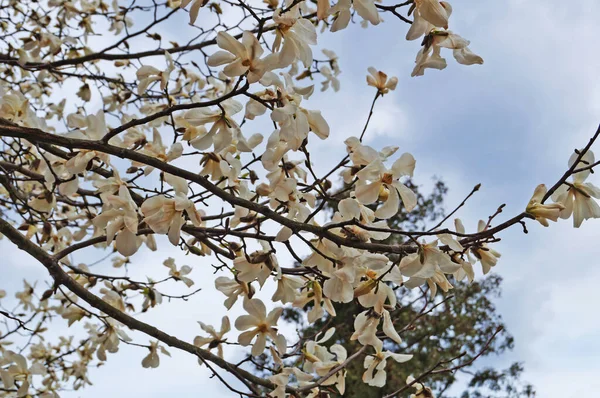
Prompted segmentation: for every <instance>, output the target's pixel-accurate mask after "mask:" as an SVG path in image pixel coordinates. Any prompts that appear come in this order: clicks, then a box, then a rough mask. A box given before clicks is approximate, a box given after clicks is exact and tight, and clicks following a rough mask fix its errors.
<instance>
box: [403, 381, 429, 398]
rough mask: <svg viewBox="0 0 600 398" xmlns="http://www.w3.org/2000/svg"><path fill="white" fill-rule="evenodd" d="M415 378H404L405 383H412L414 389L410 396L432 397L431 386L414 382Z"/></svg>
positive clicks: (413, 397)
mask: <svg viewBox="0 0 600 398" xmlns="http://www.w3.org/2000/svg"><path fill="white" fill-rule="evenodd" d="M414 381H415V378H414V377H412V376H408V377H407V378H406V384H410V383H414V384H413V385H412V387H413V388H414V389H415V392H414V394H410V398H433V391H431V388H429V387H425V386H424V385H423V384H421V383H415V382H414Z"/></svg>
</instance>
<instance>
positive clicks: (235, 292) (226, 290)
mask: <svg viewBox="0 0 600 398" xmlns="http://www.w3.org/2000/svg"><path fill="white" fill-rule="evenodd" d="M215 288H216V289H217V290H218V291H220V292H221V293H223V294H224V295H225V296H227V299H226V300H225V303H224V304H225V307H226V308H227V309H231V307H232V306H233V305H234V304H235V302H236V301H237V299H238V296H240V295H241V296H243V297H244V298H246V297H247V298H252V296H253V295H254V288H253V287H252V286H251V285H250V284H249V283H245V282H240V281H238V280H236V279H230V278H227V277H226V276H220V277H218V278H217V279H215Z"/></svg>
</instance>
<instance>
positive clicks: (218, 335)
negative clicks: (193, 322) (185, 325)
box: [194, 316, 231, 358]
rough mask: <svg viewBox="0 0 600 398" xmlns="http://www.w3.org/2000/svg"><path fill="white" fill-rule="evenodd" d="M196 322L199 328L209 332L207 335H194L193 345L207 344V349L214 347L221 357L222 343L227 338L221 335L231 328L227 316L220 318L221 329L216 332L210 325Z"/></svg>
mask: <svg viewBox="0 0 600 398" xmlns="http://www.w3.org/2000/svg"><path fill="white" fill-rule="evenodd" d="M198 323H199V324H200V328H202V330H204V331H205V332H206V333H208V334H209V337H202V336H196V337H195V338H194V345H195V346H197V347H204V346H205V345H208V349H209V350H213V349H215V348H216V349H217V355H218V356H219V357H221V358H223V343H224V342H225V341H227V339H225V338H223V337H224V336H225V334H226V333H228V332H229V331H230V330H231V325H230V323H229V318H228V317H227V316H224V317H223V319H222V320H221V329H220V330H219V331H218V332H217V331H216V330H215V328H213V327H212V326H210V325H206V324H204V323H202V322H200V321H198Z"/></svg>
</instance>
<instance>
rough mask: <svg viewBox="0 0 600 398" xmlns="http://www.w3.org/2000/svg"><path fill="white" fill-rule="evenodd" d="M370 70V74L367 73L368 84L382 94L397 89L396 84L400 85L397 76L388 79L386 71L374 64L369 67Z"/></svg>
mask: <svg viewBox="0 0 600 398" xmlns="http://www.w3.org/2000/svg"><path fill="white" fill-rule="evenodd" d="M368 71H369V73H370V74H369V75H367V84H368V85H369V86H372V87H375V88H376V89H377V90H378V91H379V93H380V94H382V95H383V94H387V93H389V92H390V91H393V90H395V89H396V86H397V85H398V78H397V77H395V76H394V77H390V78H389V79H388V76H387V75H386V74H385V73H383V72H382V71H380V70H377V69H375V68H373V67H372V66H371V67H369V69H368Z"/></svg>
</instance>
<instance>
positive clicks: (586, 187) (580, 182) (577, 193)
mask: <svg viewBox="0 0 600 398" xmlns="http://www.w3.org/2000/svg"><path fill="white" fill-rule="evenodd" d="M578 157H579V155H578V154H577V153H573V155H571V158H570V159H569V167H571V166H573V164H574V163H575V161H577V158H578ZM594 162H595V157H594V153H593V152H592V151H590V150H588V151H587V152H586V153H585V154H584V155H583V156H582V157H581V160H580V161H579V163H578V164H577V166H575V169H579V168H582V167H586V166H589V165H591V164H594ZM590 173H591V171H590V170H589V169H588V170H584V171H581V172H579V173H575V174H574V175H573V179H572V181H573V182H572V183H571V185H564V184H563V185H561V186H560V187H559V188H558V189H557V190H556V191H555V192H554V194H553V195H552V200H554V201H555V202H557V203H562V204H563V205H564V209H562V210H561V212H560V217H561V218H564V219H567V218H569V217H571V215H573V226H574V227H575V228H579V227H580V226H581V223H583V220H588V219H590V218H600V206H598V203H596V201H595V200H594V198H596V199H600V188H598V187H597V186H595V185H594V184H592V183H591V182H585V180H586V179H587V178H588V176H589V175H590Z"/></svg>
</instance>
